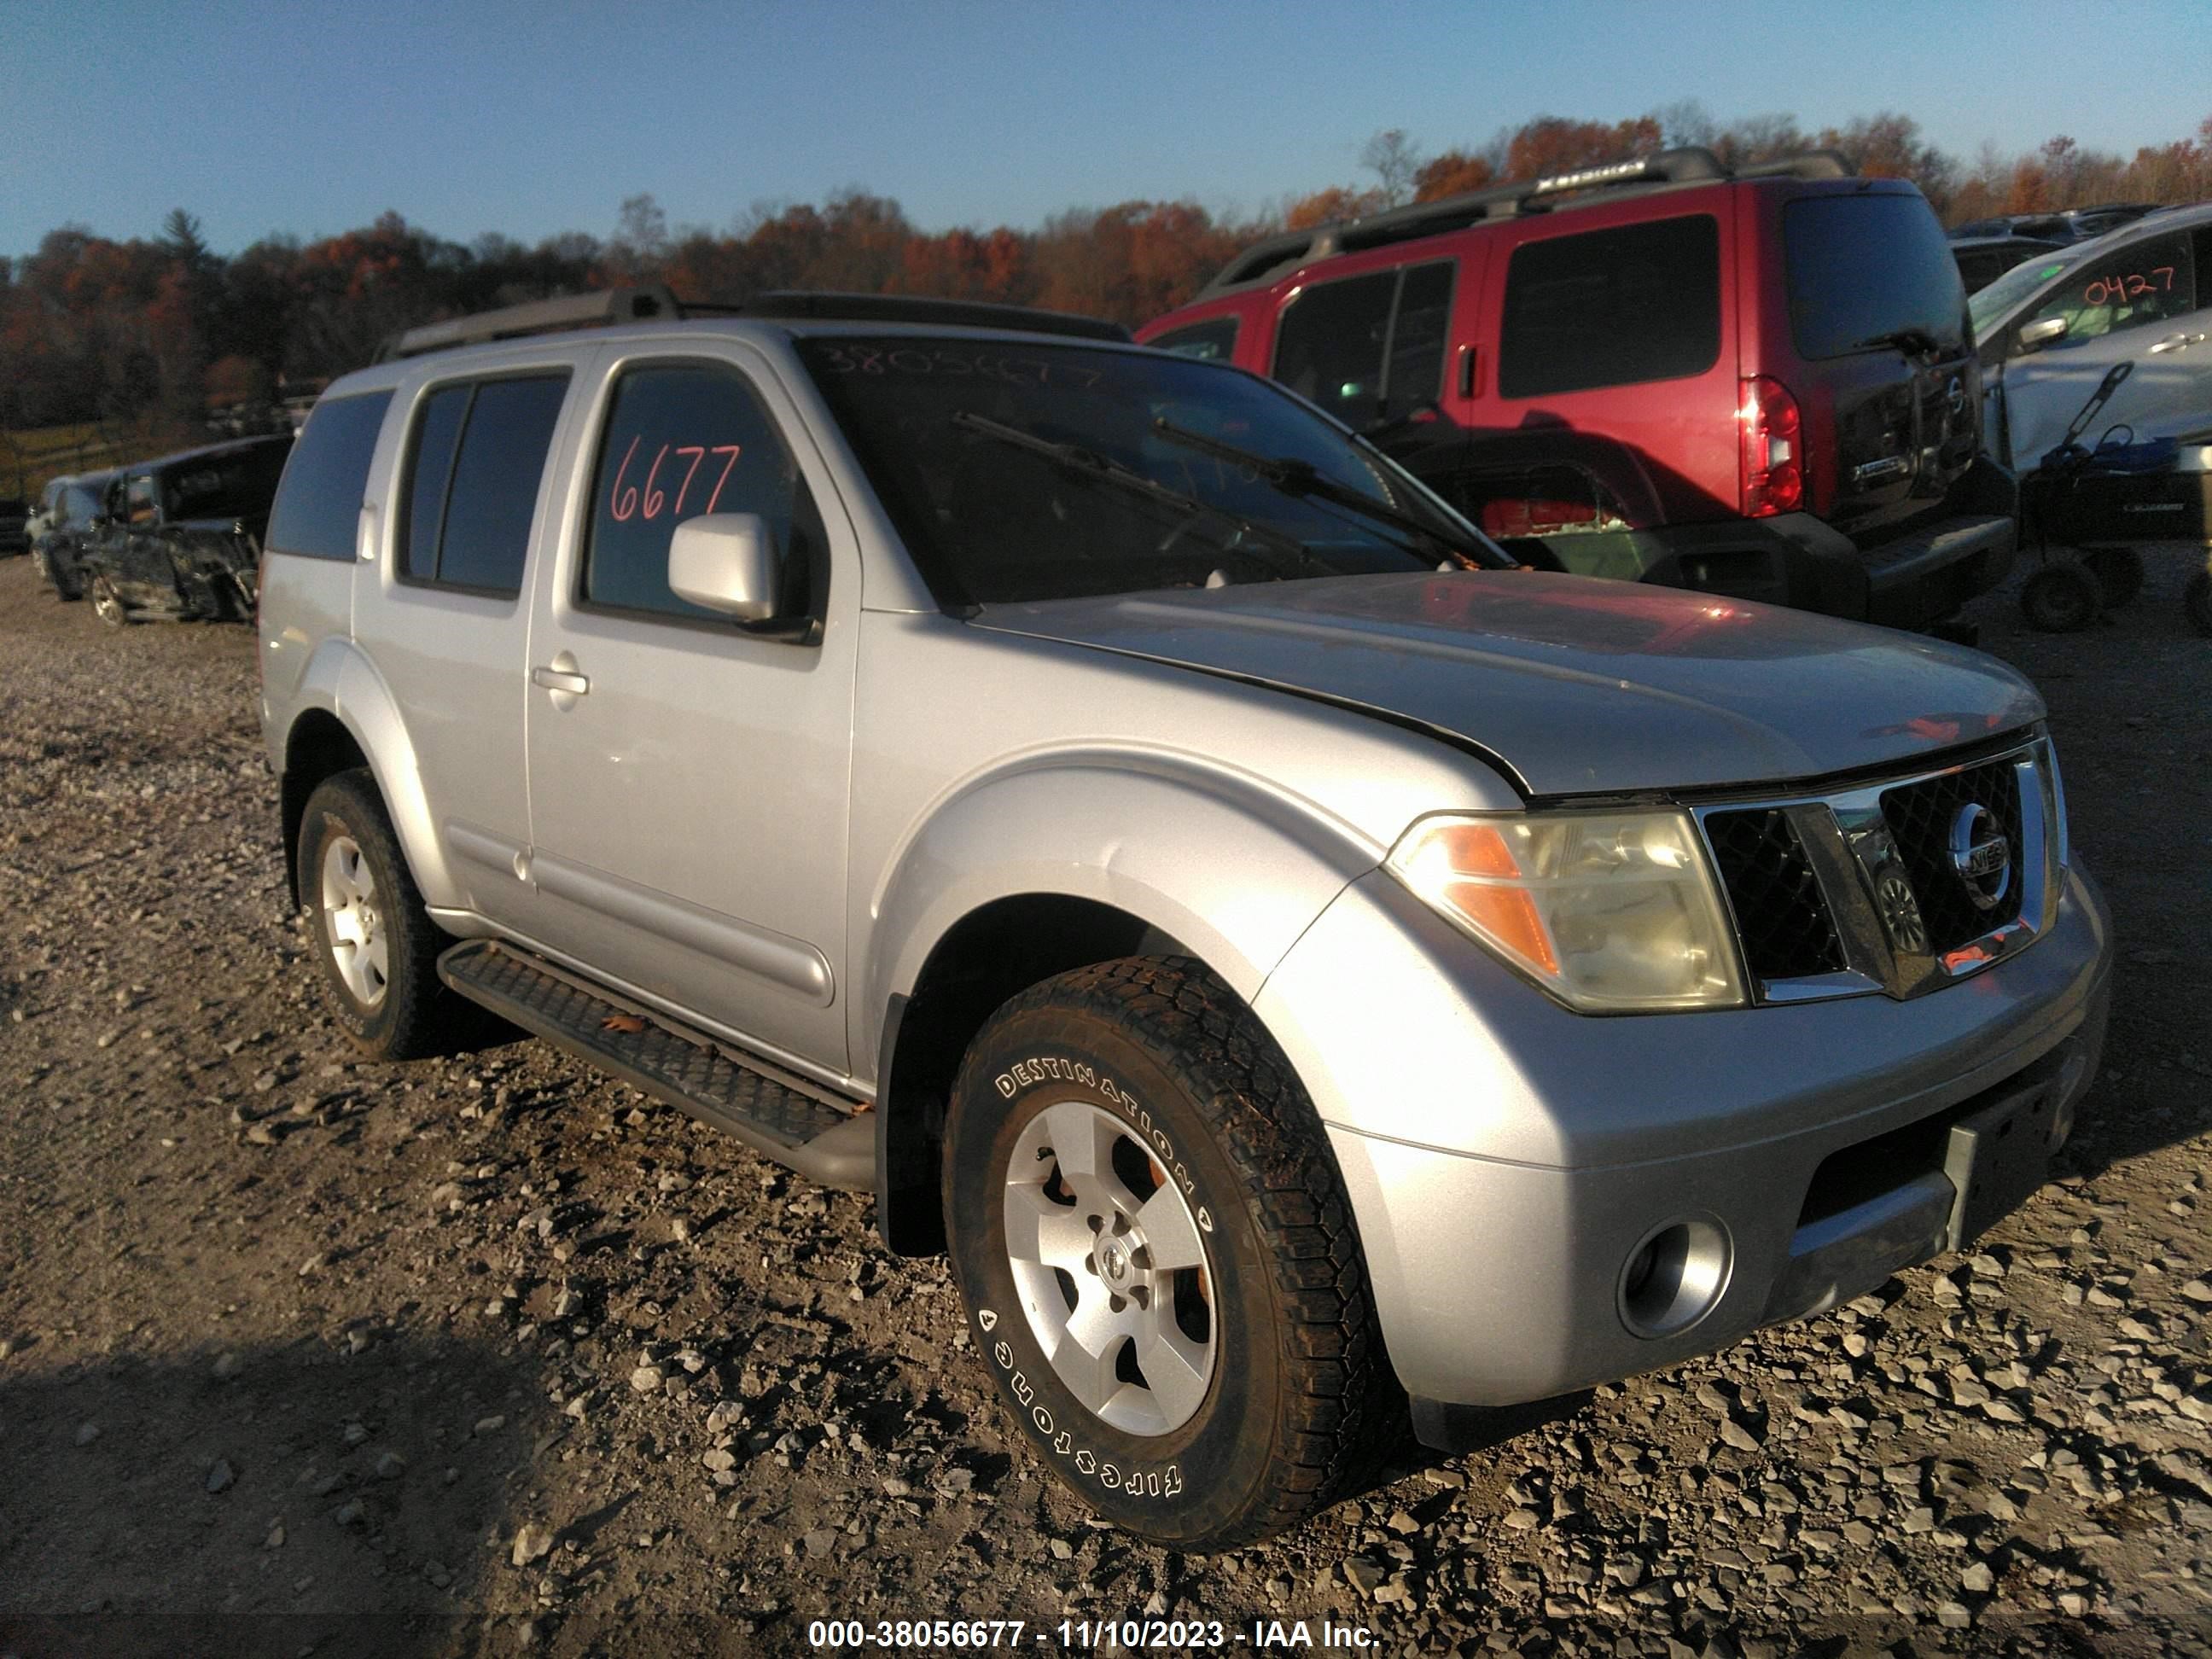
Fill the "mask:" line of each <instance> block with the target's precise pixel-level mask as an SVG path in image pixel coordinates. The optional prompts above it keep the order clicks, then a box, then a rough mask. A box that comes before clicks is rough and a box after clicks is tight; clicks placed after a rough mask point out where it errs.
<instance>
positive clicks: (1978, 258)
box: [1951, 231, 2070, 294]
mask: <svg viewBox="0 0 2212 1659" xmlns="http://www.w3.org/2000/svg"><path fill="white" fill-rule="evenodd" d="M2066 246H2070V244H2069V243H2066V242H2053V241H2048V240H2045V239H2044V238H2042V237H2039V236H1961V235H1960V234H1957V233H1956V232H1955V231H1954V232H1953V233H1952V236H1951V257H1952V258H1954V259H1955V260H1957V261H1958V263H1959V278H1960V281H1961V282H1963V283H1966V292H1967V293H1969V294H1978V293H1980V292H1981V291H1982V290H1983V289H1985V288H1987V287H1988V286H1989V285H1990V283H1994V282H1995V281H1996V279H1997V278H1998V277H2000V276H2003V275H2004V274H2005V272H2007V271H2008V270H2011V269H2012V268H2013V267H2014V266H2015V265H2016V264H2022V263H2024V262H2025V261H2027V260H2029V259H2033V258H2036V257H2037V256H2038V255H2039V254H2045V253H2051V252H2056V251H2057V249H2059V248H2062V247H2066Z"/></svg>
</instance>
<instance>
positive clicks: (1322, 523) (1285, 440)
mask: <svg viewBox="0 0 2212 1659" xmlns="http://www.w3.org/2000/svg"><path fill="white" fill-rule="evenodd" d="M799 355H800V356H801V357H802V359H803V360H804V361H805V363H806V366H807V368H808V370H809V371H810V372H811V374H812V375H813V377H814V380H815V381H816V383H817V385H818V386H820V387H821V388H822V392H823V396H824V397H825V398H827V399H828V400H829V404H830V406H831V408H832V410H834V411H835V412H836V416H837V418H838V420H839V422H840V423H841V424H842V426H843V427H844V428H845V431H846V433H847V435H848V437H849V438H850V439H851V441H852V443H853V447H854V451H855V452H856V453H857V454H858V455H859V457H860V464H861V465H863V466H864V467H865V468H866V470H867V472H868V476H869V478H870V481H871V482H872V483H873V484H874V485H875V487H876V493H877V494H878V495H880V496H881V497H882V498H883V501H884V507H885V509H886V510H887V511H888V512H889V513H890V515H891V517H892V519H893V520H894V522H895V523H896V526H897V527H898V531H899V533H900V535H901V536H902V537H903V538H905V541H906V544H907V546H908V549H909V550H910V551H911V552H912V553H913V555H914V557H915V563H916V564H917V565H918V566H919V567H920V568H921V574H922V576H923V578H924V580H927V582H928V583H929V586H930V591H931V592H933V593H934V594H935V595H936V597H937V599H938V601H939V603H940V604H943V605H948V606H953V607H965V606H969V605H998V604H1015V603H1020V602H1024V601H1028V600H1035V599H1079V598H1090V597H1093V596H1097V595H1100V594H1107V593H1128V592H1139V591H1142V590H1145V589H1148V588H1163V587H1203V586H1217V587H1218V586H1224V585H1226V584H1230V583H1237V582H1246V581H1274V580H1288V579H1292V578H1297V577H1305V576H1335V575H1351V574H1368V573H1374V572H1382V571H1389V572H1404V571H1412V570H1432V569H1434V568H1436V567H1437V565H1438V564H1440V563H1446V562H1449V563H1452V564H1454V565H1455V566H1456V565H1458V564H1460V563H1462V562H1469V561H1480V562H1495V563H1499V564H1504V563H1505V562H1507V561H1506V560H1505V559H1504V556H1503V555H1501V554H1498V553H1497V552H1496V550H1495V549H1494V548H1493V547H1492V545H1491V544H1489V543H1487V542H1486V541H1485V540H1484V539H1483V538H1482V537H1481V536H1480V532H1476V531H1475V530H1474V529H1473V528H1472V527H1471V526H1468V524H1467V522H1466V521H1465V520H1462V519H1460V518H1459V517H1458V516H1457V515H1456V514H1455V513H1452V512H1451V511H1450V509H1449V508H1448V507H1444V506H1443V505H1442V504H1441V503H1440V502H1438V501H1437V500H1436V499H1435V497H1433V496H1431V495H1429V494H1428V493H1427V492H1426V491H1425V490H1424V489H1422V488H1421V487H1420V486H1419V484H1416V483H1413V480H1412V479H1411V478H1409V477H1407V476H1406V474H1404V473H1403V472H1401V471H1399V470H1398V469H1397V468H1396V467H1395V465H1392V464H1391V463H1390V462H1389V461H1387V460H1385V459H1383V457H1382V456H1381V455H1380V454H1378V453H1376V452H1375V451H1374V450H1372V449H1370V448H1369V447H1366V446H1364V445H1363V444H1360V443H1358V442H1357V441H1354V440H1352V438H1350V437H1348V436H1346V435H1345V434H1344V433H1342V432H1340V431H1339V430H1338V429H1337V428H1335V427H1334V426H1332V425H1330V424H1329V423H1328V422H1326V421H1324V420H1322V418H1321V417H1320V416H1316V414H1314V413H1313V412H1312V411H1311V410H1309V409H1307V408H1305V407H1304V405H1303V404H1300V403H1298V402H1297V400H1296V399H1295V398H1291V397H1290V396H1289V395H1288V394H1287V393H1285V392H1282V391H1280V390H1279V389H1278V388H1276V387H1275V386H1272V385H1271V384H1269V383H1268V382H1267V381H1265V380H1261V379H1260V378H1259V377H1258V376H1256V375H1252V374H1245V373H1243V371H1242V370H1238V369H1232V368H1223V367H1220V366H1218V365H1213V364H1208V363H1202V362H1192V361H1189V360H1188V359H1184V358H1179V357H1173V356H1167V355H1165V354H1162V353H1156V352H1149V351H1141V350H1121V351H1115V350H1101V349H1095V348H1086V347H1080V346H1063V345H1054V344H1047V343H1031V342H1029V341H1021V342H1018V343H1016V342H1008V341H996V340H978V339H976V338H975V337H955V336H947V337H921V336H913V335H902V336H897V337H884V338H874V337H865V338H864V337H819V338H814V339H808V340H803V341H801V342H799ZM1194 435H1195V436H1196V437H1197V438H1198V439H1200V440H1201V441H1210V442H1201V444H1200V445H1197V446H1194V443H1193V442H1192V438H1193V436H1194ZM1223 449H1230V450H1234V451H1236V452H1239V453H1243V454H1244V455H1247V456H1249V457H1251V458H1253V460H1254V461H1257V460H1260V459H1265V460H1266V461H1267V462H1270V463H1273V462H1286V463H1289V464H1290V465H1289V466H1288V467H1287V468H1276V467H1272V466H1269V467H1262V466H1259V465H1252V464H1249V463H1243V462H1240V461H1239V460H1238V459H1236V458H1235V457H1234V456H1232V455H1229V454H1225V453H1220V451H1221V450H1223ZM1308 469H1310V473H1309V471H1308ZM1332 496H1334V497H1337V498H1338V499H1331V497H1332ZM1383 515H1387V516H1383Z"/></svg>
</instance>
